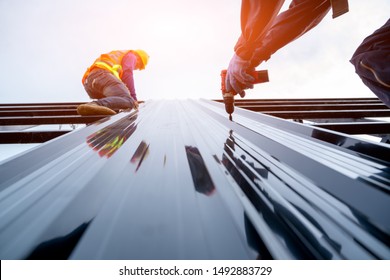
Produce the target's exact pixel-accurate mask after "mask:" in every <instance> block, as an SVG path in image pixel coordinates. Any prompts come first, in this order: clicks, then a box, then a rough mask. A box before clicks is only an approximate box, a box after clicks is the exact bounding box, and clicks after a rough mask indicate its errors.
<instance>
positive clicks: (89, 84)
mask: <svg viewBox="0 0 390 280" xmlns="http://www.w3.org/2000/svg"><path fill="white" fill-rule="evenodd" d="M84 88H85V91H86V92H87V93H88V95H89V97H90V98H92V99H96V100H95V101H94V102H95V103H97V104H98V105H101V106H105V107H108V108H110V109H113V110H118V109H128V108H133V104H134V99H133V98H132V97H131V96H130V92H129V90H128V88H127V87H126V85H125V84H124V83H123V82H122V81H121V80H119V79H118V78H117V77H115V76H114V75H113V74H112V73H111V72H109V71H107V70H103V69H94V70H92V71H91V73H90V74H89V75H88V77H87V79H86V80H85V82H84Z"/></svg>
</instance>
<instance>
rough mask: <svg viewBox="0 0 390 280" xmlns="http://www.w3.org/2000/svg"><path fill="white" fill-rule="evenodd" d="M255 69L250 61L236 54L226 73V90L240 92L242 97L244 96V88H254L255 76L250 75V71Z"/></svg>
mask: <svg viewBox="0 0 390 280" xmlns="http://www.w3.org/2000/svg"><path fill="white" fill-rule="evenodd" d="M254 70H255V69H254V67H251V66H250V62H249V61H247V60H244V59H242V58H241V57H239V56H238V55H237V54H234V55H233V57H232V59H231V60H230V63H229V67H228V69H227V73H226V81H225V83H226V91H227V92H234V93H238V94H239V95H240V96H241V97H244V96H245V91H244V89H248V88H253V83H254V81H255V78H253V77H252V76H251V75H249V74H248V72H251V71H254Z"/></svg>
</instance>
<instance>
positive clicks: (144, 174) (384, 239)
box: [0, 100, 390, 259]
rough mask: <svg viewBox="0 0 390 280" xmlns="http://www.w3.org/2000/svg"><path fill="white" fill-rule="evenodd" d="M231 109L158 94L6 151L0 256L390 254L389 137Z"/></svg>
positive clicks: (0, 186)
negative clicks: (9, 154) (133, 108)
mask: <svg viewBox="0 0 390 280" xmlns="http://www.w3.org/2000/svg"><path fill="white" fill-rule="evenodd" d="M234 114H235V116H234V122H232V121H229V120H228V118H227V116H226V112H225V110H224V107H223V104H220V103H217V102H211V101H207V100H197V101H195V100H181V101H177V100H171V101H147V102H145V103H143V104H142V105H141V106H140V108H139V111H137V112H136V113H135V112H121V113H119V114H117V115H114V116H112V117H110V118H106V119H104V120H101V121H100V122H99V123H94V124H93V125H88V126H86V127H84V128H82V129H79V130H76V131H72V132H70V133H68V134H66V135H63V136H61V137H59V138H58V139H54V140H51V141H49V142H46V143H44V144H42V145H40V146H38V147H36V148H34V149H31V150H29V151H27V152H26V153H23V154H21V155H19V156H17V157H14V158H11V159H9V160H6V161H3V162H2V164H1V165H0V178H1V179H0V257H1V259H26V258H28V259H390V218H389V215H388V213H389V212H390V176H389V175H390V162H389V160H388V156H386V155H389V154H390V147H389V145H387V144H384V143H371V142H367V141H364V140H360V139H357V138H353V137H351V136H349V135H346V134H342V133H338V132H332V131H328V130H326V129H323V128H316V127H310V126H307V125H305V124H300V123H293V122H290V121H286V120H282V119H278V118H275V117H272V116H267V115H263V114H259V113H255V112H250V111H247V110H243V109H240V108H236V110H235V113H234ZM86 139H87V144H86ZM91 148H92V149H91Z"/></svg>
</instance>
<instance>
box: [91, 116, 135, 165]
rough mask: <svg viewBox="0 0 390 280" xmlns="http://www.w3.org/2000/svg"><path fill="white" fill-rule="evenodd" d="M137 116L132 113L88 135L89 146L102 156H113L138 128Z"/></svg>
mask: <svg viewBox="0 0 390 280" xmlns="http://www.w3.org/2000/svg"><path fill="white" fill-rule="evenodd" d="M136 118H137V116H136V115H132V116H130V117H127V118H123V119H122V120H120V121H117V122H115V123H113V124H110V125H108V126H106V127H104V128H102V129H100V130H98V131H97V132H94V133H92V134H91V135H89V136H88V137H87V143H88V146H90V147H91V148H92V149H93V150H94V151H96V152H97V153H98V154H99V156H101V157H107V158H109V157H111V156H112V155H113V154H114V153H115V152H116V151H117V150H118V149H119V148H120V147H121V146H122V145H123V143H124V142H125V141H126V140H127V139H128V138H129V137H130V136H131V135H132V134H133V133H134V131H135V129H136V128H137V127H136V125H135V124H134V121H135V120H136Z"/></svg>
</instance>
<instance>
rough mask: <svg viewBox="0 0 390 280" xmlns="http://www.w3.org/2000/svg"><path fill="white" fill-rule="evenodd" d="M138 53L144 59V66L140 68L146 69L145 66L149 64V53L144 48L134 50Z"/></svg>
mask: <svg viewBox="0 0 390 280" xmlns="http://www.w3.org/2000/svg"><path fill="white" fill-rule="evenodd" d="M134 52H135V53H136V54H138V56H139V57H140V58H141V60H142V67H141V68H140V70H143V69H145V66H146V65H147V64H148V61H149V55H148V54H147V53H146V52H145V51H144V50H134Z"/></svg>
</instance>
